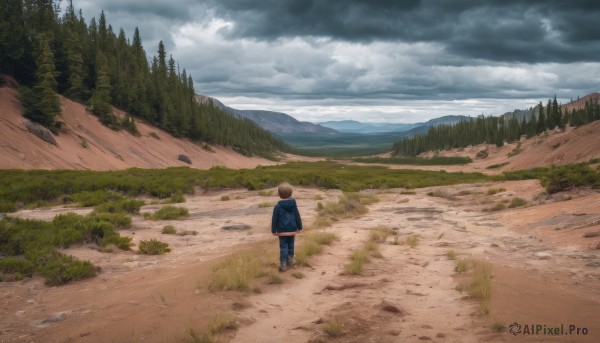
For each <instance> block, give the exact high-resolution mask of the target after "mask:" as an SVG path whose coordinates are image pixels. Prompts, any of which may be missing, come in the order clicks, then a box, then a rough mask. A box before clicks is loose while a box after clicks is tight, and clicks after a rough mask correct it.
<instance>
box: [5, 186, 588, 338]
mask: <svg viewBox="0 0 600 343" xmlns="http://www.w3.org/2000/svg"><path fill="white" fill-rule="evenodd" d="M490 188H497V189H498V190H499V191H498V192H497V193H496V194H491V195H490V194H489V193H493V192H489V190H490ZM402 191H403V190H400V189H391V190H382V191H375V192H374V193H375V194H376V196H377V197H378V198H379V202H377V203H375V204H373V205H370V206H369V212H368V213H367V214H365V215H363V216H361V217H357V218H353V219H346V220H342V221H339V222H336V223H335V224H334V225H333V226H331V227H329V228H327V229H325V231H327V232H333V233H335V234H336V235H337V236H338V237H339V240H338V241H334V242H333V243H332V244H331V246H327V247H326V248H325V249H324V251H323V253H322V254H321V255H317V256H315V257H313V258H312V259H311V260H310V266H309V267H295V268H294V269H292V270H290V271H288V272H286V273H284V274H283V276H284V282H283V283H282V284H278V285H264V286H261V289H262V293H260V294H244V293H238V292H209V291H208V290H207V288H206V280H207V279H208V277H209V275H210V273H211V266H212V265H213V264H214V263H215V261H218V260H219V259H221V258H223V257H226V256H228V255H230V254H231V253H233V252H235V251H239V250H241V249H245V248H246V247H248V246H254V245H256V244H259V245H261V246H265V247H266V248H265V251H266V253H268V254H271V255H272V256H273V262H276V260H277V250H276V242H275V240H274V239H273V238H272V236H270V234H269V223H270V216H271V209H272V207H271V206H264V207H260V206H257V205H258V204H259V203H265V202H270V203H271V204H274V203H275V201H276V200H277V199H276V198H275V197H273V196H271V197H265V196H259V195H258V194H257V192H249V191H245V190H230V191H227V192H218V193H212V194H203V195H196V196H193V197H189V198H188V199H187V202H186V203H184V204H182V206H185V207H187V208H188V209H189V210H190V213H191V216H190V217H189V218H187V219H186V220H183V221H168V222H152V221H146V220H143V218H142V217H141V216H138V217H136V218H134V227H135V229H134V230H131V231H127V232H123V233H122V234H126V235H130V236H132V237H134V243H137V242H139V241H140V240H142V239H148V238H158V239H161V240H163V241H165V242H168V243H169V244H170V246H171V248H172V252H171V253H169V254H166V255H163V256H159V257H156V256H144V255H136V254H135V253H133V252H116V253H111V254H103V253H100V252H98V251H96V250H93V249H91V247H86V246H84V247H79V248H74V249H69V250H68V251H67V252H68V253H71V254H73V255H75V256H77V257H80V258H83V259H89V260H91V261H92V262H93V263H94V264H96V265H99V266H101V267H102V272H101V273H100V274H99V275H98V276H97V277H95V278H92V279H88V280H84V281H81V282H77V283H74V284H70V285H66V286H61V287H47V286H44V284H43V280H41V279H38V278H35V279H32V280H31V279H30V280H25V281H22V282H15V283H0V293H1V294H2V297H1V300H0V308H2V311H3V313H5V314H8V315H5V316H2V318H1V319H0V327H1V328H2V329H1V330H2V331H1V332H0V342H142V341H143V342H185V341H186V339H187V338H189V337H190V335H189V330H190V329H193V330H195V331H196V332H201V331H202V330H203V329H204V326H205V325H206V323H207V322H208V321H209V319H210V318H211V317H212V316H213V315H214V314H215V313H233V314H234V315H235V316H236V318H237V321H238V323H239V328H238V329H237V330H229V331H225V333H223V334H222V335H221V337H220V340H221V341H224V342H281V341H285V342H309V341H310V342H321V341H323V342H329V341H332V342H418V341H433V342H480V341H484V342H488V341H489V342H513V341H517V342H518V341H541V342H556V341H559V342H597V341H599V340H600V321H598V320H597V318H598V317H599V316H600V249H599V248H600V239H599V237H598V236H594V233H596V232H600V193H599V192H598V191H591V190H574V191H571V193H569V194H561V195H559V196H554V197H547V196H543V195H541V193H542V192H543V189H542V188H541V186H539V183H538V181H533V180H532V181H515V182H503V183H486V184H475V185H458V186H448V187H435V188H428V189H418V190H416V192H415V194H402ZM404 193H406V192H404ZM428 193H430V194H434V195H437V196H430V195H428ZM225 194H227V195H229V196H230V198H231V199H232V200H230V201H220V200H219V199H220V198H221V196H222V195H225ZM339 195H340V192H339V191H334V190H330V191H324V190H319V189H314V188H299V189H297V190H296V191H295V198H296V199H297V201H298V203H299V206H300V212H301V213H302V215H303V219H304V221H305V222H306V223H312V221H313V220H314V219H315V218H316V214H317V212H316V207H317V202H318V201H323V202H326V201H336V200H337V197H338V196H339ZM319 196H320V197H322V198H323V199H324V200H316V199H318V198H319ZM514 197H520V198H523V199H525V200H526V201H527V203H528V206H526V207H521V208H514V209H510V208H509V209H505V210H500V211H489V208H491V207H493V205H494V204H495V203H498V202H502V201H509V200H510V199H512V198H514ZM153 206H155V205H147V206H145V207H143V208H142V212H145V211H151V210H153V209H155V208H154V207H153ZM70 210H73V209H62V208H53V209H39V210H31V211H21V212H19V213H17V214H16V216H20V217H27V218H42V219H43V218H48V219H49V218H52V217H53V216H54V215H56V214H57V213H60V212H64V211H70ZM75 210H76V211H80V212H83V213H84V212H85V211H89V210H85V209H75ZM168 224H170V225H174V226H175V227H176V228H177V230H178V231H185V230H196V231H197V232H198V235H195V236H193V235H189V236H181V237H180V236H167V235H161V234H160V231H161V228H162V227H163V226H164V225H168ZM233 224H248V225H250V226H251V227H252V229H251V230H249V231H233V232H232V231H225V230H223V229H222V227H223V226H225V225H233ZM381 226H385V227H388V228H390V229H393V230H395V231H396V232H397V233H398V242H400V243H401V244H397V245H395V244H392V243H393V240H394V237H393V236H390V237H388V239H387V242H386V244H381V245H380V247H379V250H380V252H381V254H382V255H383V258H381V259H377V258H373V259H371V263H369V264H367V265H366V266H365V269H364V270H363V272H362V274H361V275H360V276H348V275H345V274H344V273H343V271H344V265H345V264H347V263H349V261H350V255H351V253H352V251H354V250H356V249H357V248H359V247H360V246H363V245H364V244H365V242H366V241H367V240H368V237H369V234H370V232H371V230H372V229H376V228H378V227H381ZM410 236H417V237H418V243H417V244H416V245H415V246H414V247H411V246H409V245H407V244H402V243H403V242H405V240H406V238H407V237H410ZM584 236H589V237H587V238H586V237H584ZM300 242H301V238H300ZM450 251H453V252H454V253H456V255H457V256H458V258H464V259H466V260H471V259H472V260H476V261H484V262H488V263H490V264H491V266H492V271H493V279H492V296H491V303H490V308H489V314H487V315H480V314H478V313H479V312H480V307H481V304H480V303H479V302H478V301H475V300H471V299H469V297H468V296H467V295H466V293H464V292H462V293H461V292H460V291H458V290H457V288H460V287H457V286H460V285H461V284H463V283H464V282H465V280H466V278H467V276H465V275H463V274H458V273H457V272H455V266H456V261H454V260H451V259H449V258H448V255H449V254H448V253H449V252H450ZM273 268H274V267H273ZM294 272H301V273H302V274H303V275H304V277H303V278H302V279H296V278H294V277H292V273H294ZM235 304H245V306H236V305H235ZM241 307H243V308H242V309H240V308H241ZM330 320H334V321H336V322H338V323H341V324H342V331H341V336H339V337H329V336H328V335H327V334H325V333H324V326H325V323H326V322H327V321H330ZM513 323H517V324H519V325H521V326H522V328H523V327H525V326H526V325H531V324H534V325H546V326H547V327H554V326H560V325H563V326H564V327H565V328H566V329H568V328H569V326H570V325H575V326H577V327H578V328H585V329H586V332H587V334H586V335H583V334H580V335H570V336H568V335H563V336H559V337H556V336H544V335H531V336H528V335H523V334H520V335H516V336H515V335H513V334H511V333H509V326H510V325H511V324H513ZM493 328H496V330H494V329H493ZM522 330H523V329H522ZM496 331H500V332H496Z"/></svg>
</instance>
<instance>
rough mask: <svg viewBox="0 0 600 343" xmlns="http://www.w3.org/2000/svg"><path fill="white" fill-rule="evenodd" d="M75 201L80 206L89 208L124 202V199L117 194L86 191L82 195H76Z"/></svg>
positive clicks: (74, 196)
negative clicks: (119, 201)
mask: <svg viewBox="0 0 600 343" xmlns="http://www.w3.org/2000/svg"><path fill="white" fill-rule="evenodd" d="M73 199H74V200H75V201H77V202H78V203H79V206H81V207H89V206H97V205H100V204H104V203H109V202H115V201H118V200H123V199H124V197H123V195H121V194H119V193H117V192H111V191H104V190H97V191H92V192H89V191H85V192H81V193H75V194H73Z"/></svg>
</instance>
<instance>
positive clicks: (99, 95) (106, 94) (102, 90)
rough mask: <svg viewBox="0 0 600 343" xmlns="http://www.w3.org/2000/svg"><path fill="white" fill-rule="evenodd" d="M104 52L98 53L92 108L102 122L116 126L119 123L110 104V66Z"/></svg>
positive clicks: (91, 101)
mask: <svg viewBox="0 0 600 343" xmlns="http://www.w3.org/2000/svg"><path fill="white" fill-rule="evenodd" d="M106 63H107V62H106V58H105V57H104V54H103V53H98V57H97V61H96V75H97V78H96V87H95V88H94V91H93V92H92V98H91V100H90V108H91V111H92V113H94V114H95V115H97V116H98V117H100V120H101V121H102V123H104V124H106V125H109V126H112V127H115V126H116V125H117V122H116V117H115V115H114V114H113V113H112V106H111V105H110V91H111V86H110V79H109V77H108V70H107V69H108V67H107V65H106Z"/></svg>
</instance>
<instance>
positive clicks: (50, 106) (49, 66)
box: [25, 36, 61, 130]
mask: <svg viewBox="0 0 600 343" xmlns="http://www.w3.org/2000/svg"><path fill="white" fill-rule="evenodd" d="M38 40H39V43H40V47H39V52H38V57H37V72H36V80H37V81H36V84H35V86H34V87H33V94H32V96H33V97H34V100H33V107H32V108H28V109H27V110H26V111H25V116H26V117H27V118H29V119H31V120H32V121H35V122H38V123H40V124H42V125H44V126H45V127H47V128H49V129H51V130H55V129H56V128H57V126H56V122H55V118H56V116H58V115H60V113H61V110H60V98H59V97H58V94H57V93H56V86H57V82H56V76H57V73H56V67H55V66H54V54H53V53H52V50H51V49H50V45H49V44H48V41H47V40H46V38H45V37H44V36H40V37H39V39H38Z"/></svg>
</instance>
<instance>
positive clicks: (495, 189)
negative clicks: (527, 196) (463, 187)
mask: <svg viewBox="0 0 600 343" xmlns="http://www.w3.org/2000/svg"><path fill="white" fill-rule="evenodd" d="M505 190H506V189H504V188H502V187H492V188H490V189H488V190H487V193H486V194H487V195H494V194H497V193H500V192H504V191H505Z"/></svg>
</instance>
